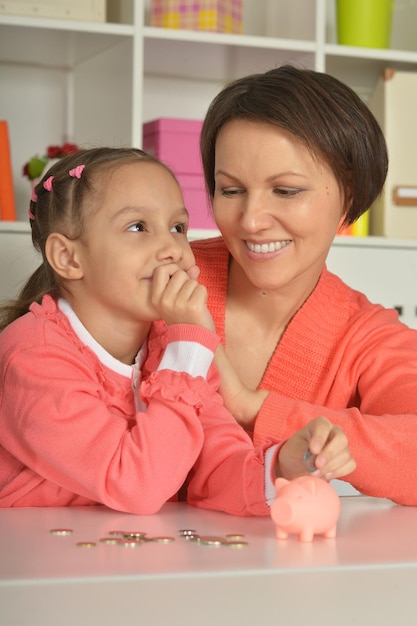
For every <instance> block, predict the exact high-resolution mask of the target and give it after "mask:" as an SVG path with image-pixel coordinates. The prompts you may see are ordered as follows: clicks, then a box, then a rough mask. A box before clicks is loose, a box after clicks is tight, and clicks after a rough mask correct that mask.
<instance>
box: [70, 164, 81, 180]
mask: <svg viewBox="0 0 417 626" xmlns="http://www.w3.org/2000/svg"><path fill="white" fill-rule="evenodd" d="M84 168H85V165H77V167H74V168H73V169H72V170H70V171H69V172H68V174H69V175H70V176H72V177H73V178H81V175H82V173H83V171H84Z"/></svg>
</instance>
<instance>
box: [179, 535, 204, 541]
mask: <svg viewBox="0 0 417 626" xmlns="http://www.w3.org/2000/svg"><path fill="white" fill-rule="evenodd" d="M183 539H185V541H200V535H197V534H195V535H184V536H183Z"/></svg>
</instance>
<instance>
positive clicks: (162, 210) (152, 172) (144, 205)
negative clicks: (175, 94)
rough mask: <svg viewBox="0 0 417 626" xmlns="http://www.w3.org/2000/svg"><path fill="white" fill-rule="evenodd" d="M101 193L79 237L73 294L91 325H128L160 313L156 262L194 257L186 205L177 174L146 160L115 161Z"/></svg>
mask: <svg viewBox="0 0 417 626" xmlns="http://www.w3.org/2000/svg"><path fill="white" fill-rule="evenodd" d="M100 183H101V181H100V180H98V183H97V184H100ZM97 197H98V200H97ZM97 197H96V196H95V197H94V206H93V208H92V211H91V214H90V215H89V216H88V217H87V218H86V225H85V230H84V232H83V235H82V238H81V239H80V240H79V241H77V242H76V243H77V246H78V254H79V258H80V260H81V264H82V270H83V276H82V284H81V287H80V291H79V292H77V294H76V296H75V302H73V301H72V300H71V302H72V304H73V306H74V309H75V311H76V312H77V314H78V315H79V316H80V317H81V320H82V321H83V322H84V323H86V325H87V327H89V328H91V327H92V325H94V324H95V326H97V324H100V322H101V325H107V327H108V328H109V329H110V328H113V327H115V328H123V325H124V324H125V328H126V331H127V328H128V325H129V323H133V325H134V324H138V322H142V321H143V322H149V321H153V320H155V319H157V315H156V313H155V311H154V309H153V307H152V304H151V302H150V293H151V285H152V278H153V274H154V271H155V269H156V268H157V267H159V266H160V265H163V264H168V263H169V264H173V265H174V266H177V267H178V268H180V269H183V270H187V269H189V268H190V267H191V266H192V265H193V264H194V256H193V253H192V251H191V248H190V245H189V243H188V241H187V229H188V213H187V211H186V209H185V208H184V200H183V197H182V193H181V190H180V188H179V186H178V183H177V182H176V181H175V179H174V178H173V176H172V175H171V174H170V173H169V172H168V171H167V170H165V168H163V167H162V166H160V165H158V164H155V163H149V162H146V161H139V162H137V163H129V164H126V165H122V166H121V167H119V168H117V169H116V170H115V171H114V172H112V173H111V174H110V175H108V176H107V178H104V180H103V182H102V190H100V192H99V193H98V194H97ZM70 288H71V285H70ZM73 289H74V287H73ZM73 295H74V291H73ZM77 296H78V297H77ZM99 320H100V322H99ZM88 322H90V323H88ZM109 324H110V325H109ZM109 332H110V331H109Z"/></svg>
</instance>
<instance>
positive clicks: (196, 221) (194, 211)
mask: <svg viewBox="0 0 417 626" xmlns="http://www.w3.org/2000/svg"><path fill="white" fill-rule="evenodd" d="M177 179H178V182H179V184H180V185H181V189H182V194H183V196H184V203H185V207H186V209H187V211H188V213H189V215H190V228H202V229H209V230H210V229H212V230H213V229H216V230H217V226H216V224H215V222H214V219H213V217H212V211H211V207H210V203H209V201H208V198H207V194H206V190H205V187H204V178H203V177H202V176H198V175H195V174H178V175H177Z"/></svg>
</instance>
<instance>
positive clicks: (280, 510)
mask: <svg viewBox="0 0 417 626" xmlns="http://www.w3.org/2000/svg"><path fill="white" fill-rule="evenodd" d="M293 514H294V507H293V505H292V504H291V502H290V501H289V500H287V499H285V498H277V499H276V500H275V502H274V505H273V518H274V521H275V523H276V524H282V525H283V526H284V525H287V524H291V522H292V521H293Z"/></svg>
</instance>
